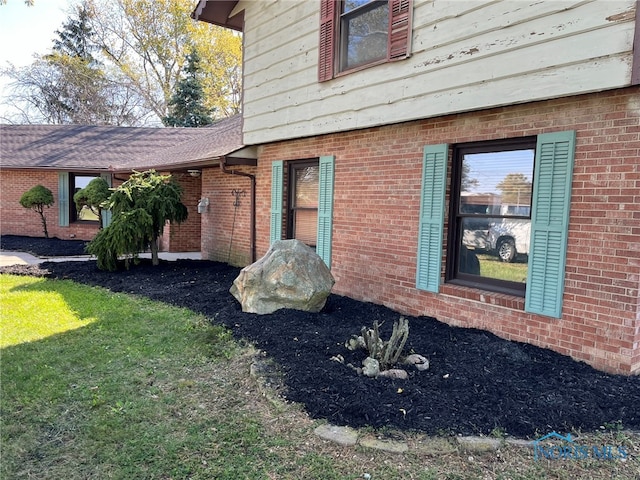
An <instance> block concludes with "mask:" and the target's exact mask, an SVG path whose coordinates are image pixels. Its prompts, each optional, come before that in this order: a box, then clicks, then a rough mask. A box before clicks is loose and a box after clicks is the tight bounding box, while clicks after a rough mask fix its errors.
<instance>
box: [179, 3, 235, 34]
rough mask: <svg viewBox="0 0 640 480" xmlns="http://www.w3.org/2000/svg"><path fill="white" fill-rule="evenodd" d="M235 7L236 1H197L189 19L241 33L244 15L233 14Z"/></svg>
mask: <svg viewBox="0 0 640 480" xmlns="http://www.w3.org/2000/svg"><path fill="white" fill-rule="evenodd" d="M237 5H238V0H199V1H198V4H197V5H196V8H195V9H194V10H193V12H191V18H193V19H194V20H199V21H201V22H207V23H211V24H213V25H219V26H221V27H226V28H231V29H233V30H237V31H239V32H241V31H242V28H243V24H244V14H243V12H234V10H235V8H236V6H237Z"/></svg>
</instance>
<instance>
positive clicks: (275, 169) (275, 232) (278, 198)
mask: <svg viewBox="0 0 640 480" xmlns="http://www.w3.org/2000/svg"><path fill="white" fill-rule="evenodd" d="M283 169H284V162H283V161H282V160H279V161H276V162H273V164H272V165H271V234H270V237H269V243H270V244H272V243H273V242H275V241H277V240H282V183H283V180H284V170H283Z"/></svg>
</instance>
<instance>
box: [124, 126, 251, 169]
mask: <svg viewBox="0 0 640 480" xmlns="http://www.w3.org/2000/svg"><path fill="white" fill-rule="evenodd" d="M198 130H199V133H200V135H198V136H197V137H196V138H193V139H191V140H190V141H188V142H184V143H181V144H179V145H175V146H173V147H168V148H165V149H163V150H160V151H154V152H152V153H149V154H146V155H141V156H139V157H138V158H136V160H135V163H136V167H137V168H160V167H171V166H174V165H185V164H193V163H196V162H201V161H202V160H208V159H214V158H219V157H222V156H225V155H228V154H229V153H231V152H234V151H236V150H239V149H240V148H242V147H243V145H242V142H241V140H242V117H241V116H240V115H234V116H233V117H230V118H227V119H225V120H220V121H218V122H216V123H214V124H213V125H209V126H207V127H205V128H199V129H198Z"/></svg>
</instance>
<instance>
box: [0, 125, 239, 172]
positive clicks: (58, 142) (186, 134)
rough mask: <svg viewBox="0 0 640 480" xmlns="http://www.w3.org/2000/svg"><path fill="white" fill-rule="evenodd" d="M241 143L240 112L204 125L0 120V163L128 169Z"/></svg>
mask: <svg viewBox="0 0 640 480" xmlns="http://www.w3.org/2000/svg"><path fill="white" fill-rule="evenodd" d="M242 146H243V145H242V131H241V118H240V115H236V116H234V117H231V118H228V119H223V120H219V121H218V122H216V123H215V124H213V125H212V126H211V127H206V128H138V127H113V126H89V125H0V168H37V169H53V170H90V171H109V170H113V171H118V170H120V171H125V170H131V169H141V168H158V167H167V166H179V165H182V164H188V163H191V162H194V161H198V160H204V159H207V158H213V157H219V156H223V155H226V154H229V153H231V152H233V151H235V150H238V149H240V148H242Z"/></svg>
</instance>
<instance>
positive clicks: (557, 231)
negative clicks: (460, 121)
mask: <svg viewBox="0 0 640 480" xmlns="http://www.w3.org/2000/svg"><path fill="white" fill-rule="evenodd" d="M575 142H576V135H575V132H574V131H566V132H555V133H547V134H543V135H539V136H538V143H537V146H536V160H535V166H534V179H535V182H534V183H535V184H534V187H533V198H532V205H531V245H530V248H529V268H528V272H527V293H526V298H525V311H527V312H530V313H537V314H540V315H546V316H549V317H555V318H560V316H561V312H562V296H563V293H564V269H565V262H566V255H567V237H568V229H569V206H570V203H571V179H572V176H573V159H574V152H575Z"/></svg>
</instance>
